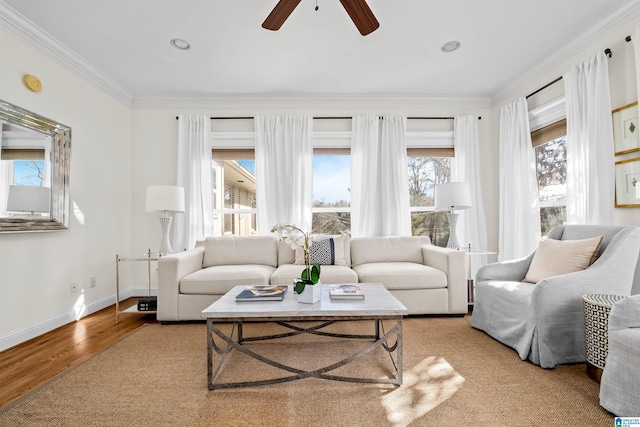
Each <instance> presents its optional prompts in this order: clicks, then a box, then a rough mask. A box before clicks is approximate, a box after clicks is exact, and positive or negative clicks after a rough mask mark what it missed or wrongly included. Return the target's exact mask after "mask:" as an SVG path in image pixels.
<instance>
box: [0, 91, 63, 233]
mask: <svg viewBox="0 0 640 427" xmlns="http://www.w3.org/2000/svg"><path fill="white" fill-rule="evenodd" d="M0 120H2V121H4V122H6V123H10V124H14V125H18V126H21V127H23V128H25V129H29V130H32V131H35V132H40V133H43V134H45V135H49V136H51V139H52V141H53V142H52V149H51V151H52V158H51V173H52V175H51V198H50V200H51V202H50V203H51V206H50V210H49V212H50V214H49V217H48V218H44V217H43V218H33V219H31V218H27V219H25V218H8V217H1V218H0V233H18V232H26V231H57V230H68V229H69V205H70V198H69V169H70V167H69V166H70V158H71V128H70V127H69V126H65V125H63V124H61V123H57V122H55V121H53V120H50V119H47V118H46V117H42V116H40V115H39V114H35V113H32V112H31V111H28V110H25V109H23V108H20V107H18V106H16V105H13V104H11V103H9V102H5V101H3V100H1V99H0Z"/></svg>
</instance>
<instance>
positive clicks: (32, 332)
mask: <svg viewBox="0 0 640 427" xmlns="http://www.w3.org/2000/svg"><path fill="white" fill-rule="evenodd" d="M126 293H127V294H128V295H125V293H124V292H123V293H121V294H120V297H125V296H126V298H129V297H131V295H130V294H131V291H129V292H126ZM115 303H116V297H115V294H114V295H111V296H108V297H106V298H103V299H100V300H97V301H94V302H91V303H89V304H87V305H83V306H81V307H78V308H76V307H74V308H73V309H72V310H70V311H68V312H66V313H63V314H61V315H59V316H56V317H54V318H52V319H49V320H45V321H44V322H40V323H38V324H35V325H32V326H29V327H27V328H23V329H20V330H18V331H15V332H12V333H10V334H8V335H5V336H2V337H0V351H4V350H6V349H8V348H11V347H14V346H16V345H18V344H21V343H23V342H25V341H28V340H30V339H32V338H35V337H38V336H40V335H43V334H46V333H47V332H51V331H53V330H54V329H57V328H59V327H61V326H64V325H66V324H68V323H71V322H75V321H76V320H80V319H82V318H83V317H85V316H88V315H89V314H92V313H95V312H96V311H100V310H102V309H104V308H107V307H109V306H112V305H114V304H115ZM114 318H115V311H114Z"/></svg>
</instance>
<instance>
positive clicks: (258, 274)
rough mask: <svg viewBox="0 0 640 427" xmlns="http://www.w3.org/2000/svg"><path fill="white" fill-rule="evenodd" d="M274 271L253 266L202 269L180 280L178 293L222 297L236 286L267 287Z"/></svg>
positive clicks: (266, 266)
mask: <svg viewBox="0 0 640 427" xmlns="http://www.w3.org/2000/svg"><path fill="white" fill-rule="evenodd" d="M275 270H276V269H275V267H271V266H268V265H255V264H253V265H252V264H249V265H218V266H213V267H208V268H203V269H202V270H198V271H196V272H193V273H191V274H188V275H186V276H184V277H183V278H182V280H180V293H182V294H200V295H223V294H225V293H226V292H228V291H230V290H231V288H233V287H234V286H237V285H246V286H254V285H269V280H270V278H271V275H272V274H273V272H274V271H275Z"/></svg>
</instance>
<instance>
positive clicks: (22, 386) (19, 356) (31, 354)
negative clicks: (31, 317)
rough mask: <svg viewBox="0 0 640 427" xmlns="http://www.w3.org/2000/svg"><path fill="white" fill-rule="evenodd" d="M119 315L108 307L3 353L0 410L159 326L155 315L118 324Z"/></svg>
mask: <svg viewBox="0 0 640 427" xmlns="http://www.w3.org/2000/svg"><path fill="white" fill-rule="evenodd" d="M137 303H138V299H137V298H130V299H128V300H126V301H123V302H122V303H121V304H122V307H124V308H126V307H128V306H131V305H134V304H137ZM121 309H122V308H121ZM115 312H116V310H115V306H111V307H107V308H105V309H103V310H100V311H98V312H96V313H94V314H91V315H89V316H87V317H85V318H83V319H80V320H78V321H77V322H73V323H69V324H67V325H64V326H62V327H60V328H58V329H55V330H53V331H51V332H48V333H46V334H44V335H41V336H39V337H36V338H34V339H32V340H29V341H27V342H24V343H22V344H18V345H17V346H15V347H11V348H9V349H7V350H5V351H3V352H1V353H0V408H2V407H4V406H6V405H7V404H9V403H11V402H13V401H14V400H16V399H17V398H19V397H20V396H22V395H24V394H25V393H27V392H29V391H30V390H33V389H34V388H36V387H38V386H39V385H41V384H43V383H44V382H46V381H48V380H49V379H51V378H53V377H55V376H56V375H58V374H60V373H62V372H64V371H65V370H67V369H69V368H70V367H72V366H74V365H76V364H78V363H80V362H82V361H83V360H86V359H88V358H89V357H91V356H92V355H94V354H96V353H97V352H98V351H100V350H101V349H103V348H105V347H106V346H108V345H109V344H111V343H113V342H115V341H117V340H118V339H119V338H121V337H123V336H124V335H126V334H128V333H129V332H131V331H133V330H134V329H136V328H138V327H139V326H142V325H143V324H145V323H156V318H155V314H147V315H143V314H125V315H120V322H119V323H117V324H116V315H115Z"/></svg>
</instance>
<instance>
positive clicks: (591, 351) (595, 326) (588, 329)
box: [582, 294, 625, 383]
mask: <svg viewBox="0 0 640 427" xmlns="http://www.w3.org/2000/svg"><path fill="white" fill-rule="evenodd" d="M624 298H625V297H624V296H622V295H604V294H588V295H583V296H582V300H583V306H584V335H585V336H584V338H585V340H584V342H585V346H586V353H587V375H589V378H591V379H592V380H594V381H595V382H597V383H600V378H601V377H602V370H603V369H604V364H605V361H606V360H607V354H608V353H609V312H610V311H611V307H612V306H613V304H615V303H616V302H618V301H620V300H621V299H624Z"/></svg>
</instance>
